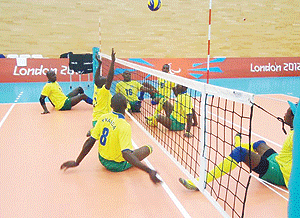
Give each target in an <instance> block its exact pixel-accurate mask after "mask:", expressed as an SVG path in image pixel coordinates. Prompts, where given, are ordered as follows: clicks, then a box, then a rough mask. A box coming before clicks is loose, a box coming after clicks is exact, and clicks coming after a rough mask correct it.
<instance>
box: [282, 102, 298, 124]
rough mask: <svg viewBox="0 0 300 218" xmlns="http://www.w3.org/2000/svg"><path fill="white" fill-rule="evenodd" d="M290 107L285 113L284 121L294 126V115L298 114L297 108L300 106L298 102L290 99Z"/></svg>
mask: <svg viewBox="0 0 300 218" xmlns="http://www.w3.org/2000/svg"><path fill="white" fill-rule="evenodd" d="M288 103H289V105H290V107H289V108H288V109H287V111H286V113H285V115H284V122H285V123H286V124H288V125H289V126H290V127H291V128H293V121H294V116H295V114H296V111H297V108H298V104H299V102H298V103H296V104H294V103H292V102H290V101H288Z"/></svg>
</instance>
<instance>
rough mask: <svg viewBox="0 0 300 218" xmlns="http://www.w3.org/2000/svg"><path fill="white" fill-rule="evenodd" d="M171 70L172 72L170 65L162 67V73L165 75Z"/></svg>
mask: <svg viewBox="0 0 300 218" xmlns="http://www.w3.org/2000/svg"><path fill="white" fill-rule="evenodd" d="M169 70H170V66H169V64H164V65H163V67H162V71H163V72H165V73H169Z"/></svg>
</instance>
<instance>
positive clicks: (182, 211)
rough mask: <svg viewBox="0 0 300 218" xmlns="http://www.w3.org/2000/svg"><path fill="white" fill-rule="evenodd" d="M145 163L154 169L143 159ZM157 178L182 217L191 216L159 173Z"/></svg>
mask: <svg viewBox="0 0 300 218" xmlns="http://www.w3.org/2000/svg"><path fill="white" fill-rule="evenodd" d="M132 144H133V147H135V148H136V149H137V148H138V146H137V145H136V144H135V142H134V141H133V140H132ZM144 161H145V163H146V165H147V166H148V167H150V168H151V169H154V167H153V166H152V164H151V163H150V162H149V161H148V160H147V158H146V159H144ZM157 178H159V179H160V180H161V181H162V183H161V186H162V187H163V188H164V190H165V191H166V192H167V194H168V195H169V197H170V198H171V200H172V201H173V203H174V204H175V205H176V207H177V209H178V210H179V211H180V213H181V214H182V215H183V216H184V217H187V218H188V217H191V216H190V215H189V213H188V212H187V211H186V209H185V208H184V207H183V206H182V204H181V203H180V201H179V200H178V198H177V197H176V196H175V195H174V193H173V192H172V191H171V189H170V188H169V186H168V185H167V184H166V183H165V182H164V180H163V179H162V177H161V176H160V175H158V174H157Z"/></svg>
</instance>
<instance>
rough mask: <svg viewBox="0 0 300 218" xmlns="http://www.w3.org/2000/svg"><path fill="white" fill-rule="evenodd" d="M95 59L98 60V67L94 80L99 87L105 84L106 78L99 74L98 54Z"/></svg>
mask: <svg viewBox="0 0 300 218" xmlns="http://www.w3.org/2000/svg"><path fill="white" fill-rule="evenodd" d="M96 60H97V61H98V68H97V70H96V73H95V76H94V82H95V84H96V86H97V87H98V88H101V87H102V86H103V85H104V84H105V82H106V79H105V78H104V77H102V76H101V75H100V69H101V65H102V61H101V59H100V57H99V56H98V55H96Z"/></svg>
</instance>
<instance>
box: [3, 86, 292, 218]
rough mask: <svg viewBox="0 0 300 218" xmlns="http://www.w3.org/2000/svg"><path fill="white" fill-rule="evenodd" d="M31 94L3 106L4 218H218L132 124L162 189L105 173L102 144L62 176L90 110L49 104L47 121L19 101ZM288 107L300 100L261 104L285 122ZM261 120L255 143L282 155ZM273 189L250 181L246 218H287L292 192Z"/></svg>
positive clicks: (273, 125) (272, 129)
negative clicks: (150, 150)
mask: <svg viewBox="0 0 300 218" xmlns="http://www.w3.org/2000/svg"><path fill="white" fill-rule="evenodd" d="M31 90H32V89H31ZM19 91H20V92H19ZM28 92H30V89H29V91H28V90H26V89H23V90H18V91H17V92H16V93H17V95H16V96H15V100H14V101H12V102H9V103H1V104H0V144H1V146H0V163H1V170H0V183H1V185H0V194H1V198H0V217H4V218H7V217H16V218H17V217H221V215H220V214H219V212H218V211H217V210H216V209H215V208H214V207H213V206H212V204H211V203H210V202H209V201H208V200H207V199H206V198H205V197H204V196H203V195H202V194H201V193H200V192H193V191H189V190H186V189H185V188H184V187H183V186H182V185H181V184H180V183H179V182H178V178H179V177H186V175H185V174H184V173H183V172H182V171H181V170H180V169H179V168H178V167H177V165H176V164H175V163H173V161H172V160H171V159H170V158H169V157H168V156H167V155H166V154H165V153H164V152H163V150H162V149H161V148H160V147H159V146H158V145H157V144H156V143H154V142H153V141H152V140H151V139H150V138H149V137H147V135H146V134H145V133H144V132H142V130H141V129H140V128H139V127H138V126H137V125H136V124H135V122H133V120H132V119H131V118H130V117H129V116H126V119H127V120H128V122H129V123H130V124H131V126H132V132H133V134H132V136H133V142H134V145H136V146H138V147H139V146H142V145H144V144H151V145H152V146H153V148H154V152H153V153H152V154H151V155H150V156H149V157H148V158H147V159H146V160H145V161H144V163H146V164H148V165H149V166H150V167H153V168H155V169H156V170H157V171H158V172H159V174H160V176H161V177H162V179H163V181H164V182H163V183H162V184H160V185H154V184H153V183H152V182H151V181H150V179H149V176H148V175H147V174H146V173H144V172H142V171H140V170H138V169H136V168H132V169H129V170H128V171H125V172H121V173H112V172H109V171H107V170H105V169H104V167H102V166H101V164H100V163H99V161H98V159H97V144H96V145H95V146H94V148H93V149H92V150H91V152H90V153H89V154H88V155H87V156H86V157H85V159H84V160H83V161H82V163H81V164H80V166H78V167H77V168H74V169H70V170H68V171H66V172H64V171H61V170H60V165H61V164H62V163H63V162H65V161H68V160H75V159H76V158H77V156H78V154H79V152H80V151H81V148H82V145H83V143H84V141H85V140H86V136H85V135H86V132H87V131H88V130H89V129H90V128H91V126H92V123H91V119H92V107H91V106H90V105H87V104H85V103H84V102H81V103H79V105H77V106H75V107H74V108H72V110H70V111H64V112H62V111H59V112H58V111H55V110H54V109H53V108H52V106H50V104H49V103H47V104H48V105H47V106H48V108H49V109H50V114H46V115H42V114H41V112H42V108H41V106H40V105H39V103H37V102H31V101H29V102H26V101H25V100H24V99H23V100H24V101H23V100H22V98H23V97H24V96H26V95H28ZM37 93H39V92H37ZM35 95H36V93H35ZM37 99H38V97H37ZM287 99H289V100H296V98H295V97H291V96H286V95H259V96H257V99H256V100H257V102H258V103H259V104H260V105H261V106H263V107H264V108H266V109H268V110H269V111H270V112H272V113H275V114H276V115H278V116H283V115H284V113H285V111H286V109H287V103H286V100H287ZM257 113H258V115H257V116H254V120H253V122H254V124H255V125H254V129H253V136H254V139H256V138H263V139H267V140H268V142H269V143H270V144H273V145H274V149H275V150H277V151H279V150H280V145H282V143H283V141H284V139H285V135H284V134H283V133H282V131H281V127H280V125H279V124H278V123H277V122H276V121H274V122H273V121H272V120H273V119H268V120H267V121H264V120H262V119H260V115H259V113H261V112H257ZM274 189H275V190H277V191H278V193H276V192H275V191H274V190H271V189H270V188H268V187H266V186H265V185H264V184H262V183H261V182H259V181H258V180H257V179H255V177H253V178H252V179H251V183H250V188H249V193H248V196H247V203H246V210H245V217H287V205H288V201H287V199H288V193H287V190H286V189H284V188H283V190H278V189H277V187H275V188H274Z"/></svg>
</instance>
